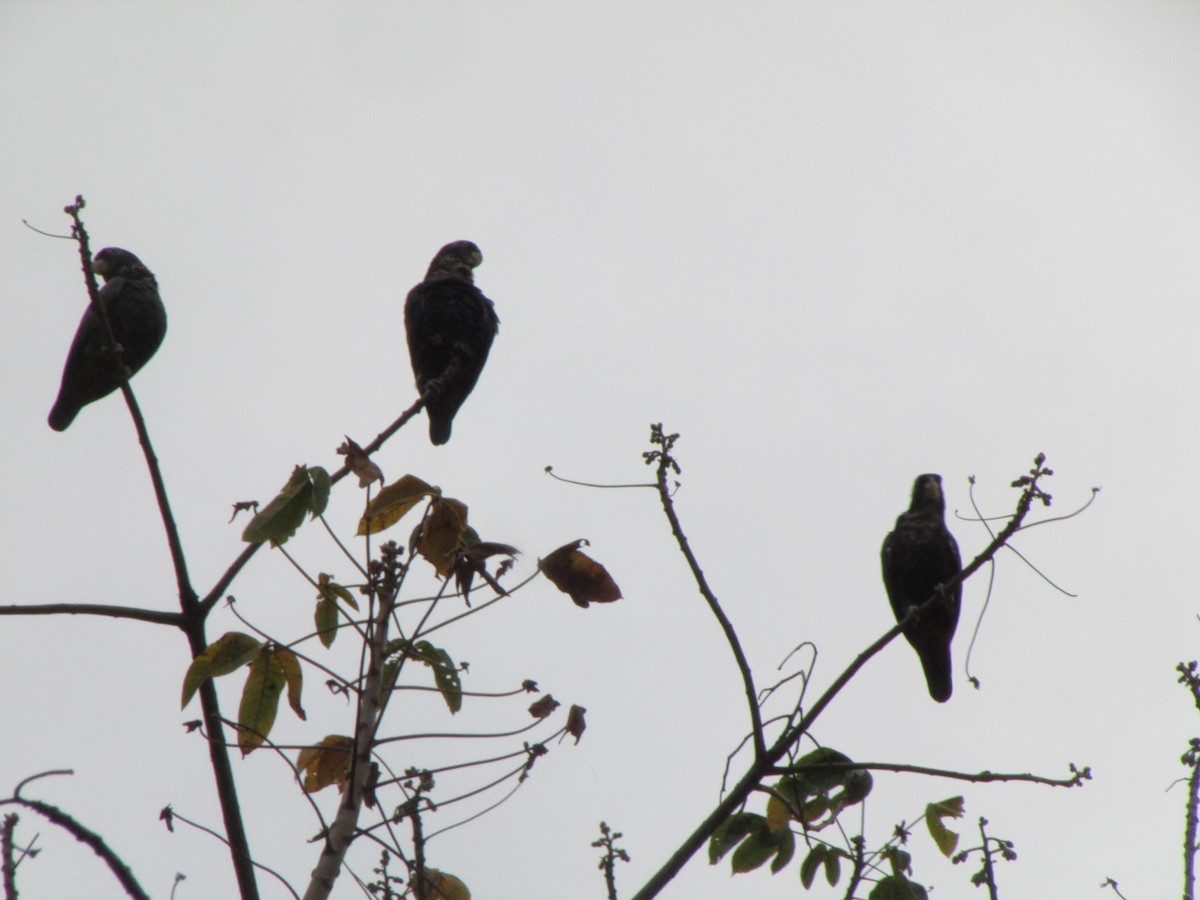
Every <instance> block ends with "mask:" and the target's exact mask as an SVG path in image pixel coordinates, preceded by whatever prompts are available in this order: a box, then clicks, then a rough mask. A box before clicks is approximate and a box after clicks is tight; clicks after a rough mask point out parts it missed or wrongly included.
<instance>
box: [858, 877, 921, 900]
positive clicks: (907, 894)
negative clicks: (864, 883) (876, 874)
mask: <svg viewBox="0 0 1200 900" xmlns="http://www.w3.org/2000/svg"><path fill="white" fill-rule="evenodd" d="M867 900H929V894H928V892H926V890H925V888H924V887H923V886H922V885H919V884H917V883H916V882H915V881H909V880H908V879H907V878H905V877H903V876H902V875H888V876H885V877H884V878H881V879H879V881H877V882H876V883H875V887H874V888H872V889H871V893H869V894H867Z"/></svg>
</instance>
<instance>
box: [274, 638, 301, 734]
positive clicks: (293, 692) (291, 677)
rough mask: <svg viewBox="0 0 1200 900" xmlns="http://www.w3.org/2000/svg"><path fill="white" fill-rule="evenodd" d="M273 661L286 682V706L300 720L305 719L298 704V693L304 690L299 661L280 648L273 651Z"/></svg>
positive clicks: (289, 651)
mask: <svg viewBox="0 0 1200 900" xmlns="http://www.w3.org/2000/svg"><path fill="white" fill-rule="evenodd" d="M274 659H275V662H276V663H277V664H278V666H279V668H280V669H281V670H282V671H283V678H284V681H285V682H287V698H288V706H290V707H291V708H292V712H294V713H295V714H296V715H297V716H298V717H299V718H300V719H301V720H305V719H307V718H308V716H307V715H305V714H304V707H303V706H302V705H301V704H300V692H301V691H302V690H303V688H304V675H303V673H302V672H301V671H300V660H298V659H297V658H296V654H295V653H293V652H292V651H291V650H287V649H285V648H282V647H281V648H279V649H278V650H276V651H275V653H274Z"/></svg>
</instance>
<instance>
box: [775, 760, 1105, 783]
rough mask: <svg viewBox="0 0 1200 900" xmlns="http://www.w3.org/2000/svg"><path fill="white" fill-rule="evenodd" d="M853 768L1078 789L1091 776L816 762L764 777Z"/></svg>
mask: <svg viewBox="0 0 1200 900" xmlns="http://www.w3.org/2000/svg"><path fill="white" fill-rule="evenodd" d="M855 769H875V770H878V771H881V772H911V773H913V774H914V775H933V776H935V777H938V778H952V779H955V780H957V781H974V782H989V781H1025V782H1030V783H1032V784H1044V785H1047V786H1049V787H1080V786H1082V785H1083V783H1084V782H1085V781H1090V780H1091V777H1092V772H1091V769H1090V768H1088V767H1087V766H1085V767H1084V768H1082V769H1076V768H1075V767H1074V766H1071V777H1070V778H1047V777H1045V776H1043V775H1033V774H1031V773H1029V772H989V771H987V770H984V771H982V772H956V771H954V770H953V769H934V768H930V767H929V766H916V765H911V764H909V763H886V762H846V763H832V762H831V763H818V764H816V765H799V766H775V767H773V768H771V769H769V770H767V772H766V774H767V775H800V774H803V773H806V772H846V771H853V770H855Z"/></svg>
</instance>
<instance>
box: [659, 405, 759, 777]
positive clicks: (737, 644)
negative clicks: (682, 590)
mask: <svg viewBox="0 0 1200 900" xmlns="http://www.w3.org/2000/svg"><path fill="white" fill-rule="evenodd" d="M678 437H679V435H677V434H672V435H664V434H663V430H662V424H661V423H660V424H657V425H652V426H651V427H650V440H651V443H654V444H658V445H659V446H660V447H662V449H661V450H654V451H651V452H649V453H647V454H645V458H646V462H647V463H657V467H656V468H657V471H656V473H655V475H656V479H655V480H656V482H657V485H658V497H659V499H660V500H661V501H662V507H663V512H664V513H666V516H667V521H668V522H670V523H671V533H672V534H674V535H675V541H676V543H678V544H679V549H680V551H681V552H682V553H683V556H684V558H685V559H686V560H687V563H688V567H689V568H690V569H691V570H692V577H693V578H694V579H695V581H696V587H698V588H699V589H700V593H701V594H702V595H703V597H704V599H705V600H706V601H707V602H708V608H709V609H710V610H711V611H712V614H713V615H714V616H716V619H717V622H719V623H720V625H721V631H723V632H724V633H725V640H726V641H728V642H729V649H730V650H732V651H733V658H734V659H735V660H736V661H737V667H738V671H739V672H740V673H741V675H742V685H743V687H744V688H745V691H746V701H747V703H748V704H749V706H750V729H751V736H752V737H753V739H754V756H755V758H756V759H762V757H763V756H764V755H765V754H766V738H765V737H764V735H763V724H762V710H760V709H759V706H758V691H757V690H756V689H755V687H754V675H753V674H752V673H751V671H750V663H749V662H748V661H747V660H746V654H745V653H744V652H743V651H742V644H741V641H739V640H738V636H737V631H736V630H734V627H733V623H732V622H730V621H729V617H728V616H726V615H725V611H724V610H723V609H721V603H720V601H719V600H717V595H716V594H714V593H713V591H712V588H710V587H709V586H708V580H707V579H706V578H705V577H704V572H703V571H701V569H700V562H699V561H698V560H697V559H696V555H695V554H694V553H693V552H692V548H691V545H690V544H689V543H688V539H687V535H685V534H684V533H683V525H682V524H680V521H679V516H678V515H676V513H675V502H674V501H673V500H672V499H671V491H670V489H669V488H668V487H667V470H668V469H671V470H674V471H675V472H676V473H678V472H679V466H678V464H677V463H676V462H675V460H674V459H673V458H672V457H671V454H670V451H671V447H672V446H674V444H675V440H676V438H678Z"/></svg>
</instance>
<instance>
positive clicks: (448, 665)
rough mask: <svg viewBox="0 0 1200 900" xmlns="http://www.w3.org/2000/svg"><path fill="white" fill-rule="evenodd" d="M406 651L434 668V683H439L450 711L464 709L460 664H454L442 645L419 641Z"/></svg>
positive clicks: (438, 685)
mask: <svg viewBox="0 0 1200 900" xmlns="http://www.w3.org/2000/svg"><path fill="white" fill-rule="evenodd" d="M405 652H406V653H407V654H408V655H409V656H411V657H412V658H413V659H418V660H420V661H421V662H423V663H425V665H427V666H429V668H431V669H433V680H434V683H436V684H437V689H438V690H439V691H440V692H441V694H442V699H443V700H445V701H446V706H447V707H448V708H449V709H450V712H451V713H456V712H458V711H459V710H460V709H462V681H461V680H459V677H458V666H456V665H454V660H452V659H451V658H450V654H449V653H447V652H446V651H445V650H443V649H441V648H440V647H435V646H433V644H431V643H429V641H417V643H416V644H414V645H413V646H412V647H411V648H409V649H407V650H406V651H405ZM384 683H385V684H386V683H387V682H384Z"/></svg>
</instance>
